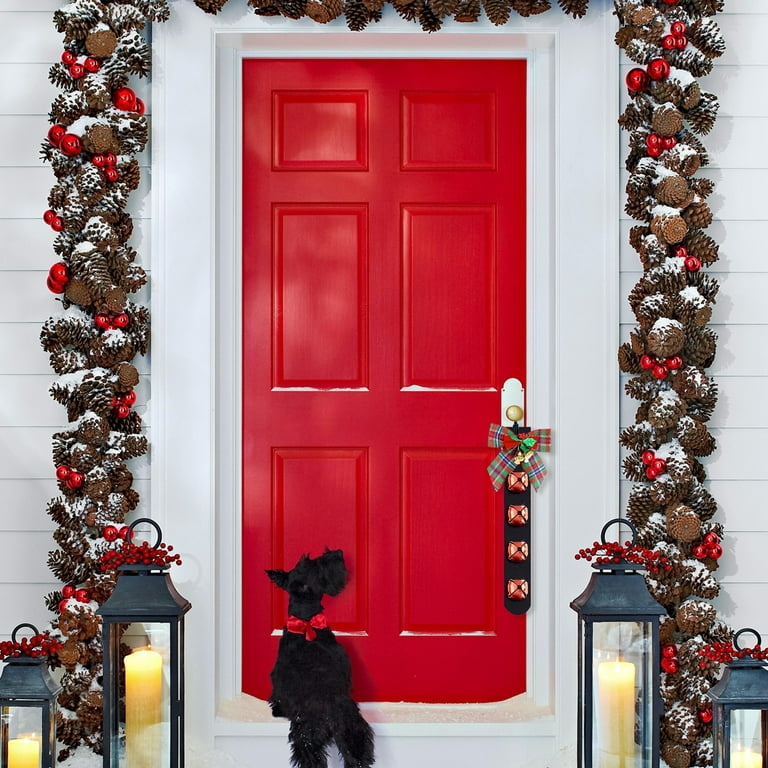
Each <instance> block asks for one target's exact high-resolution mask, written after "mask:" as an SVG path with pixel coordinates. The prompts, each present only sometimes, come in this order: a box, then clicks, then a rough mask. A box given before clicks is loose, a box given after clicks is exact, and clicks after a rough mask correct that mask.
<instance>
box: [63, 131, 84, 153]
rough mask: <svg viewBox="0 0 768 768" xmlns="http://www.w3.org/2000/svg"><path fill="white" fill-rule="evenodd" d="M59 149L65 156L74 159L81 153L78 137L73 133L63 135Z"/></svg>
mask: <svg viewBox="0 0 768 768" xmlns="http://www.w3.org/2000/svg"><path fill="white" fill-rule="evenodd" d="M59 149H60V150H61V151H62V152H63V153H64V154H65V155H66V156H67V157H74V156H75V155H79V154H80V153H81V152H82V151H83V145H82V144H81V142H80V137H79V136H76V135H75V134H74V133H65V134H64V135H63V136H62V137H61V141H60V142H59Z"/></svg>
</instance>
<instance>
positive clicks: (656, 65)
mask: <svg viewBox="0 0 768 768" xmlns="http://www.w3.org/2000/svg"><path fill="white" fill-rule="evenodd" d="M646 70H647V72H648V77H650V78H651V80H656V81H659V80H666V79H667V78H668V77H669V73H670V72H671V71H672V70H671V68H670V66H669V62H668V61H667V60H666V59H651V60H650V61H649V62H648V66H647V67H646Z"/></svg>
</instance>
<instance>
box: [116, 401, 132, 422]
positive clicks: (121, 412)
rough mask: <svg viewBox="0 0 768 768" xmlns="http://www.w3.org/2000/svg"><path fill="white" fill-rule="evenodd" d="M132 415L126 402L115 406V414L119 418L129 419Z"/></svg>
mask: <svg viewBox="0 0 768 768" xmlns="http://www.w3.org/2000/svg"><path fill="white" fill-rule="evenodd" d="M130 415H131V409H130V407H129V406H127V405H125V404H124V403H121V404H120V405H118V406H117V408H115V416H117V418H118V419H127V418H128V417H129V416H130Z"/></svg>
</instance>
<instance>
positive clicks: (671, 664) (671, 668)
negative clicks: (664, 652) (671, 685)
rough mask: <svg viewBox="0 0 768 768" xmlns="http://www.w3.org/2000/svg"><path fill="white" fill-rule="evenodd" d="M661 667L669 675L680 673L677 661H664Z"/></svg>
mask: <svg viewBox="0 0 768 768" xmlns="http://www.w3.org/2000/svg"><path fill="white" fill-rule="evenodd" d="M661 667H662V669H663V670H664V671H665V672H666V673H667V674H668V675H676V674H677V673H678V672H679V671H680V664H679V663H678V661H677V659H662V660H661Z"/></svg>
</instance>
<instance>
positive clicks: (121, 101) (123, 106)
mask: <svg viewBox="0 0 768 768" xmlns="http://www.w3.org/2000/svg"><path fill="white" fill-rule="evenodd" d="M112 104H114V106H115V107H116V108H117V109H120V110H122V111H123V112H138V113H139V115H143V114H144V110H145V107H144V102H143V101H142V100H141V99H140V98H139V97H138V96H137V95H136V94H135V92H134V91H133V89H131V88H118V89H117V90H116V91H114V93H113V94H112Z"/></svg>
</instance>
